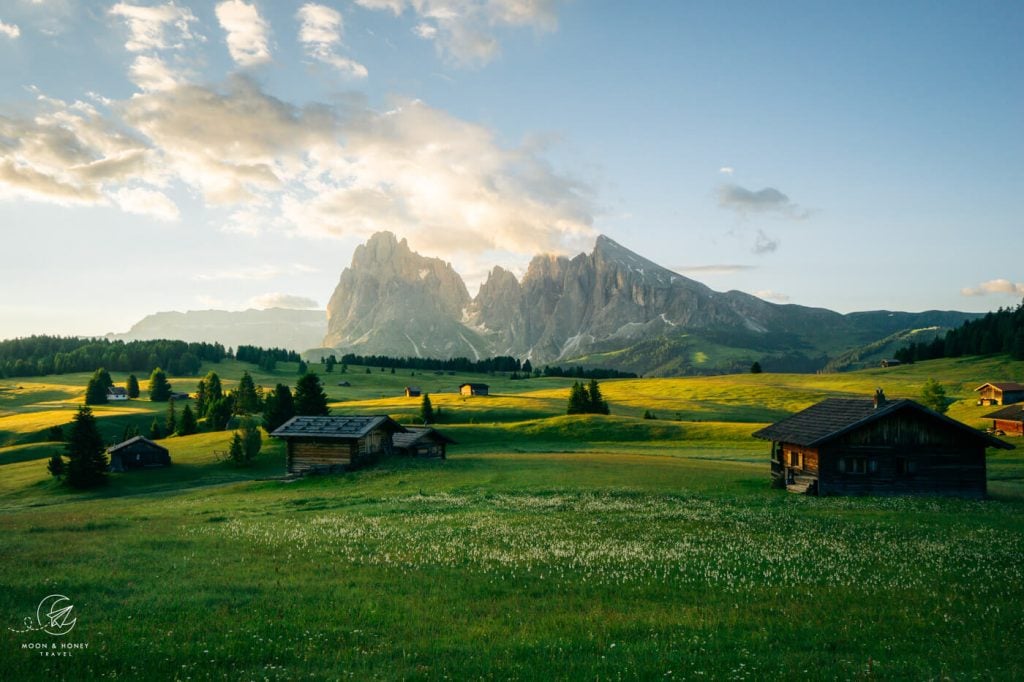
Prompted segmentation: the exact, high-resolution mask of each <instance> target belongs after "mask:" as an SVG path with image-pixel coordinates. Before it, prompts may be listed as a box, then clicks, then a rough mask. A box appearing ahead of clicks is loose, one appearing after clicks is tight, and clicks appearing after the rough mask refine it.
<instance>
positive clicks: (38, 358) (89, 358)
mask: <svg viewBox="0 0 1024 682" xmlns="http://www.w3.org/2000/svg"><path fill="white" fill-rule="evenodd" d="M228 356H229V355H228V351H227V350H225V348H224V346H223V345H221V344H219V343H195V342H193V343H187V342H185V341H169V340H166V339H161V340H156V341H110V340H108V339H88V338H79V337H72V336H66V337H65V336H29V337H26V338H20V339H9V340H7V341H0V377H27V376H46V375H48V374H66V373H69V372H91V371H93V370H95V369H96V368H97V367H106V368H107V369H108V370H112V371H117V372H135V371H141V372H149V371H151V370H152V369H153V368H154V367H164V368H165V369H167V370H168V371H169V372H171V373H172V374H177V375H179V376H195V375H196V374H197V373H198V372H199V367H200V366H201V365H202V363H203V362H214V363H216V362H220V361H221V360H223V359H224V358H225V357H228Z"/></svg>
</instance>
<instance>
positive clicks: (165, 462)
mask: <svg viewBox="0 0 1024 682" xmlns="http://www.w3.org/2000/svg"><path fill="white" fill-rule="evenodd" d="M107 454H108V455H110V470H111V471H127V470H129V469H147V468H152V467H168V466H171V453H170V452H168V450H167V448H165V447H163V446H160V445H157V444H156V443H154V442H153V441H151V440H149V439H148V438H144V437H142V436H135V437H134V438H129V439H128V440H126V441H124V442H123V443H118V444H117V445H114V446H112V447H110V448H109V449H108V450H107Z"/></svg>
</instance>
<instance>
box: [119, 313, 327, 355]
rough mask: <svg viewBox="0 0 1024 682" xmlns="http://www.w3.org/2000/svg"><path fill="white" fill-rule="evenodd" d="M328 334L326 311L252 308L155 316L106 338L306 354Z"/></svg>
mask: <svg viewBox="0 0 1024 682" xmlns="http://www.w3.org/2000/svg"><path fill="white" fill-rule="evenodd" d="M326 331H327V318H326V314H325V312H324V311H323V310H292V309H289V308H268V309H265V310H257V309H254V308H250V309H249V310H239V311H228V310H189V311H188V312H184V313H183V312H177V311H168V312H161V313H154V314H152V315H147V316H146V317H144V318H143V319H141V320H140V321H138V322H136V323H135V324H134V325H132V328H131V329H129V330H128V331H127V332H125V333H123V334H107V338H108V339H111V340H117V339H120V340H123V341H136V340H139V341H144V340H149V339H180V340H182V341H190V342H193V341H195V342H206V343H221V344H224V346H226V347H232V348H237V347H238V346H240V345H243V344H247V345H253V346H262V347H264V348H274V347H276V348H285V349H287V350H294V351H304V350H306V349H308V348H312V347H314V346H319V345H320V342H321V341H322V340H323V338H324V334H325V333H326Z"/></svg>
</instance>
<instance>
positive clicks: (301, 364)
mask: <svg viewBox="0 0 1024 682" xmlns="http://www.w3.org/2000/svg"><path fill="white" fill-rule="evenodd" d="M308 371H309V367H308V366H307V365H306V363H305V362H303V361H302V360H299V376H300V377H301V376H302V375H303V374H305V373H306V372H308Z"/></svg>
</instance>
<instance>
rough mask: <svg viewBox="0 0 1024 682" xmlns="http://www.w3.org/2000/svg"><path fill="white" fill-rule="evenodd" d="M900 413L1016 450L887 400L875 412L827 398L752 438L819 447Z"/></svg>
mask: <svg viewBox="0 0 1024 682" xmlns="http://www.w3.org/2000/svg"><path fill="white" fill-rule="evenodd" d="M900 410H914V411H916V412H919V413H921V414H923V415H925V416H926V417H928V418H930V419H932V420H934V421H936V422H941V423H944V424H946V425H947V426H952V427H953V428H956V429H959V430H960V431H962V432H964V433H965V434H968V435H970V436H972V437H974V438H977V439H978V440H980V441H982V442H984V443H985V445H986V446H987V447H991V448H1003V449H1004V450H1012V449H1013V446H1012V445H1009V444H1008V443H1004V442H1003V441H1001V440H999V439H998V438H993V437H992V436H989V435H988V434H986V433H982V432H981V431H978V430H977V429H972V428H971V427H969V426H967V425H966V424H963V423H961V422H958V421H956V420H955V419H950V418H949V417H947V416H945V415H942V414H939V413H938V412H935V411H933V410H929V409H928V408H927V407H925V406H924V405H919V404H918V403H915V402H914V401H913V400H907V399H900V400H887V401H886V402H884V403H882V404H881V405H879V406H878V407H877V408H876V407H875V404H874V401H872V400H870V399H867V400H864V399H851V398H826V399H825V400H823V401H821V402H820V403H818V404H816V405H811V406H810V407H808V408H807V409H806V410H803V411H801V412H797V413H796V414H794V415H793V416H792V417H788V418H786V419H783V420H782V421H780V422H776V423H774V424H772V425H771V426H768V427H765V428H763V429H761V430H760V431H756V432H755V433H754V434H753V436H754V438H762V439H764V440H771V441H777V442H782V443H792V444H793V445H802V446H804V447H816V446H819V445H824V444H825V443H828V442H829V441H831V440H834V439H836V438H839V437H840V436H842V435H844V434H846V433H848V432H850V431H853V430H854V429H857V428H860V427H861V426H864V425H866V424H870V423H871V422H873V421H876V420H878V419H882V418H883V417H886V416H888V415H892V414H895V413H896V412H898V411H900Z"/></svg>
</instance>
